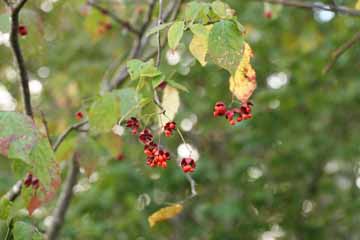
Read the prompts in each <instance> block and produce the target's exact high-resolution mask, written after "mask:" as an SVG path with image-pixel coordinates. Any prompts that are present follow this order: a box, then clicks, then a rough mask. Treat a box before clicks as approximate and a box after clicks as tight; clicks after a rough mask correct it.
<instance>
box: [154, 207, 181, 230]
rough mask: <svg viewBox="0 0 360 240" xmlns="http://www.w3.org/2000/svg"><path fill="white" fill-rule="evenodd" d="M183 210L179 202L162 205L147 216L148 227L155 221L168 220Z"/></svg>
mask: <svg viewBox="0 0 360 240" xmlns="http://www.w3.org/2000/svg"><path fill="white" fill-rule="evenodd" d="M182 210H183V206H182V205H181V204H174V205H171V206H169V207H164V208H161V209H159V210H158V211H156V212H154V213H153V214H151V216H150V217H149V218H148V221H149V224H150V227H153V226H155V224H156V223H158V222H162V221H165V220H168V219H170V218H173V217H175V216H176V215H178V214H179V213H181V211H182Z"/></svg>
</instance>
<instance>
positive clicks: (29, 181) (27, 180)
mask: <svg viewBox="0 0 360 240" xmlns="http://www.w3.org/2000/svg"><path fill="white" fill-rule="evenodd" d="M32 177H33V175H32V174H31V173H28V174H27V175H26V177H25V179H24V185H25V187H30V185H31V184H32Z"/></svg>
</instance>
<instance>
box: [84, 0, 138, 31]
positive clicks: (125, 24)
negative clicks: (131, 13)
mask: <svg viewBox="0 0 360 240" xmlns="http://www.w3.org/2000/svg"><path fill="white" fill-rule="evenodd" d="M87 4H88V5H90V6H92V7H93V8H95V9H96V10H98V11H100V12H101V13H102V14H104V15H107V16H109V17H110V18H112V19H113V20H114V21H115V22H117V23H118V24H120V25H121V26H123V27H124V28H126V29H127V30H129V32H132V33H134V34H136V35H139V34H140V31H138V30H136V29H135V28H134V27H133V26H131V24H130V23H129V22H127V21H125V20H122V19H121V18H119V17H118V16H116V14H115V13H113V12H111V11H110V10H108V9H106V8H104V7H102V6H100V5H99V4H97V3H95V1H93V0H88V1H87Z"/></svg>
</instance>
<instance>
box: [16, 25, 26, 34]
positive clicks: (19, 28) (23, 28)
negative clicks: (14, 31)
mask: <svg viewBox="0 0 360 240" xmlns="http://www.w3.org/2000/svg"><path fill="white" fill-rule="evenodd" d="M18 32H19V34H20V35H21V36H26V35H27V34H28V30H27V28H26V26H24V25H19V27H18Z"/></svg>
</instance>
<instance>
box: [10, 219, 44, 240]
mask: <svg viewBox="0 0 360 240" xmlns="http://www.w3.org/2000/svg"><path fill="white" fill-rule="evenodd" d="M12 233H13V236H14V240H41V239H44V238H43V236H42V235H41V233H40V232H39V231H38V230H37V229H36V228H35V227H34V226H33V225H31V224H29V223H26V222H22V221H18V222H15V224H14V228H13V230H12Z"/></svg>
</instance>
